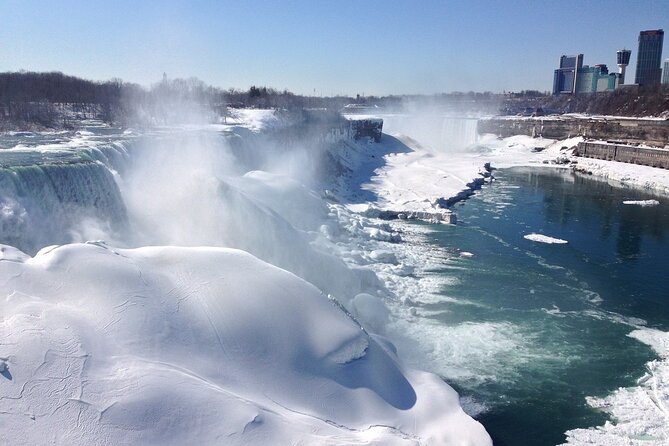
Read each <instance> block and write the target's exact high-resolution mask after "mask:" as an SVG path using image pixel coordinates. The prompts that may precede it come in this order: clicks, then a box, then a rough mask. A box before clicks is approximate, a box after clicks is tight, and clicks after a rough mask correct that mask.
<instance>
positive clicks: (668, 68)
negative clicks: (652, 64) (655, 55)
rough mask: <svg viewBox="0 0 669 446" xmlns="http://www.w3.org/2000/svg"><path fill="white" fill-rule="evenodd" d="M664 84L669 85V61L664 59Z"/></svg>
mask: <svg viewBox="0 0 669 446" xmlns="http://www.w3.org/2000/svg"><path fill="white" fill-rule="evenodd" d="M662 83H663V84H667V85H669V59H664V70H662Z"/></svg>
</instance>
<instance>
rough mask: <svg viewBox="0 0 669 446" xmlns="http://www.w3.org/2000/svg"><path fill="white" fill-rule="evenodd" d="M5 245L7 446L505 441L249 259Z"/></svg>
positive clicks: (229, 253)
mask: <svg viewBox="0 0 669 446" xmlns="http://www.w3.org/2000/svg"><path fill="white" fill-rule="evenodd" d="M1 252H2V253H3V254H4V257H3V259H2V260H0V292H2V293H3V295H5V296H7V297H6V298H5V299H3V300H2V301H0V310H1V314H2V315H3V319H2V321H1V322H0V339H2V343H0V359H1V360H2V362H3V364H4V367H5V369H4V370H3V371H2V372H0V414H1V415H0V420H2V421H1V422H2V425H3V426H11V427H12V428H11V429H6V428H3V429H2V430H0V441H1V442H2V443H3V444H44V443H45V442H51V443H58V444H98V445H104V444H161V445H162V444H168V445H169V444H175V445H176V444H180V445H181V444H220V442H221V441H224V442H225V444H243V445H253V444H293V443H296V442H302V443H306V444H328V445H335V444H352V443H365V444H383V445H386V444H398V445H399V444H453V445H455V444H457V445H489V444H491V441H490V439H489V437H488V435H487V434H486V432H485V430H484V429H483V427H482V426H481V425H480V424H479V423H477V422H476V421H474V420H472V419H471V418H469V417H468V416H466V415H465V414H464V412H463V411H462V410H461V409H460V406H459V404H458V396H457V394H456V392H454V391H453V390H452V389H451V388H450V387H448V386H447V385H446V384H445V383H444V382H443V381H442V380H441V379H439V378H438V377H437V376H435V375H431V374H427V373H422V372H416V371H412V370H407V369H405V368H404V367H403V366H402V365H401V364H400V363H399V362H398V360H397V358H396V357H395V356H394V354H393V353H392V351H391V350H387V349H386V348H385V347H384V345H386V341H384V343H383V345H382V344H379V343H378V342H377V341H376V340H375V339H374V338H373V337H370V336H369V335H368V334H367V333H366V332H365V331H364V330H363V329H361V327H360V326H359V325H358V324H357V323H356V322H355V321H354V320H353V319H351V317H350V316H348V315H347V314H346V313H345V312H344V311H342V310H341V309H340V307H339V306H338V305H336V304H334V303H333V302H332V301H330V300H328V299H327V298H326V297H325V296H324V295H323V294H321V293H320V292H319V291H318V290H317V289H316V288H314V287H313V286H312V285H309V284H308V283H306V282H304V281H302V280H300V279H298V278H297V277H295V276H293V275H292V274H290V273H288V272H285V271H283V270H280V269H278V268H276V267H273V266H271V265H269V264H266V263H264V262H262V261H260V260H258V259H256V258H254V257H252V256H251V255H249V254H246V253H244V252H241V251H237V250H231V249H222V248H176V247H150V248H140V249H134V250H126V249H113V248H110V247H108V246H106V245H104V244H101V243H95V244H77V245H66V246H60V247H50V248H45V249H43V250H41V251H40V252H39V253H38V254H37V255H36V256H35V257H34V258H29V257H27V256H25V255H23V254H21V253H19V252H17V251H15V250H13V249H11V248H4V249H3V250H2V251H1ZM358 301H359V305H357V306H359V307H360V311H361V313H368V311H369V309H370V308H373V307H374V306H378V302H375V301H374V299H373V298H371V296H369V297H367V296H360V298H357V299H356V303H358Z"/></svg>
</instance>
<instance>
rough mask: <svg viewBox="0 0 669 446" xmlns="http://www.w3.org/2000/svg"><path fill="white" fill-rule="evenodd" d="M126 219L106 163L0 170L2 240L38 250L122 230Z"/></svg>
mask: <svg viewBox="0 0 669 446" xmlns="http://www.w3.org/2000/svg"><path fill="white" fill-rule="evenodd" d="M84 222H86V223H85V225H84V224H83V223H84ZM126 223H127V216H126V211H125V205H124V204H123V200H122V199H121V194H120V191H119V188H118V186H117V185H116V182H115V180H114V177H113V176H112V174H111V172H110V171H109V169H108V168H107V167H106V166H104V165H103V164H101V163H98V162H91V161H77V162H72V163H67V164H42V165H27V166H15V167H6V168H2V169H0V226H1V228H2V232H1V233H0V242H1V243H4V244H8V245H12V246H15V247H17V248H19V249H21V250H23V251H25V252H27V253H35V252H36V251H37V250H39V249H40V248H42V247H43V246H46V245H50V244H60V243H67V242H72V241H79V240H81V239H86V238H94V237H91V236H94V235H95V230H94V228H99V229H101V230H103V231H104V232H106V233H114V232H118V231H120V230H122V228H123V227H124V226H125V224H126Z"/></svg>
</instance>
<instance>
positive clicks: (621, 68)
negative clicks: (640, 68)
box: [616, 50, 632, 85]
mask: <svg viewBox="0 0 669 446" xmlns="http://www.w3.org/2000/svg"><path fill="white" fill-rule="evenodd" d="M631 55H632V51H630V50H618V52H617V53H616V59H617V61H618V77H619V84H620V85H622V84H624V83H625V68H627V65H629V63H630V56H631Z"/></svg>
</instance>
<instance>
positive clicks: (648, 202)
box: [623, 200, 660, 207]
mask: <svg viewBox="0 0 669 446" xmlns="http://www.w3.org/2000/svg"><path fill="white" fill-rule="evenodd" d="M623 204H632V205H637V206H643V207H648V206H657V205H658V204H660V202H659V201H657V200H626V201H623Z"/></svg>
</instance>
